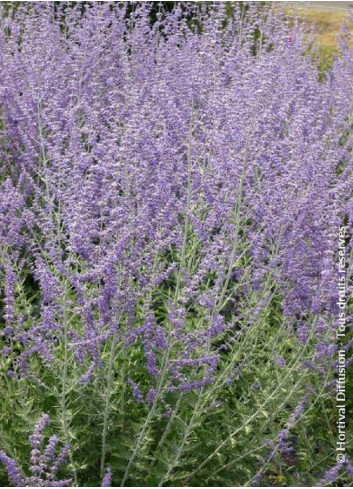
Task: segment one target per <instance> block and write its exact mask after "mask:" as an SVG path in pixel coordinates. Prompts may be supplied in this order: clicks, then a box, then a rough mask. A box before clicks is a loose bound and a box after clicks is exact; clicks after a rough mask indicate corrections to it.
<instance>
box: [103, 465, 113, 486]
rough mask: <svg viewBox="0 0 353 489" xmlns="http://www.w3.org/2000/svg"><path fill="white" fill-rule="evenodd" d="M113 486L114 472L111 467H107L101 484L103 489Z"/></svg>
mask: <svg viewBox="0 0 353 489" xmlns="http://www.w3.org/2000/svg"><path fill="white" fill-rule="evenodd" d="M111 486H112V471H111V468H110V467H107V469H106V471H105V474H104V477H103V480H102V483H101V487H111Z"/></svg>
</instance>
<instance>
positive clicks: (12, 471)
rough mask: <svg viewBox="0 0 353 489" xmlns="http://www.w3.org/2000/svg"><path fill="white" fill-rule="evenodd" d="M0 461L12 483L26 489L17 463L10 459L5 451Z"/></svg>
mask: <svg viewBox="0 0 353 489" xmlns="http://www.w3.org/2000/svg"><path fill="white" fill-rule="evenodd" d="M0 460H1V462H2V463H3V465H4V467H5V469H6V472H7V475H8V477H9V480H10V482H11V483H12V484H13V485H14V486H16V487H24V486H25V482H24V478H23V476H22V474H21V471H20V469H19V468H18V467H17V465H16V462H15V461H14V460H12V459H11V458H10V457H8V456H7V455H6V454H5V453H4V452H3V451H1V452H0Z"/></svg>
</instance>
